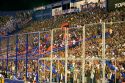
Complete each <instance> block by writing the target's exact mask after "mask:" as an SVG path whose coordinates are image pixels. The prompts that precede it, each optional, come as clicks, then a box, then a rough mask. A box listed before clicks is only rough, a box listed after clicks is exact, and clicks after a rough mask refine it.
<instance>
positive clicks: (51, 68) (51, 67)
mask: <svg viewBox="0 0 125 83" xmlns="http://www.w3.org/2000/svg"><path fill="white" fill-rule="evenodd" d="M52 55H53V29H52V30H51V54H50V58H51V62H50V83H52V74H53V72H52V70H53V66H52V64H53V56H52Z"/></svg>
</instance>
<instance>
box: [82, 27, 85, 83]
mask: <svg viewBox="0 0 125 83" xmlns="http://www.w3.org/2000/svg"><path fill="white" fill-rule="evenodd" d="M82 36H83V40H82V41H83V42H82V57H83V59H82V83H85V25H84V26H83V35H82Z"/></svg>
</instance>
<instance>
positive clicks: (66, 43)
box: [65, 28, 68, 83]
mask: <svg viewBox="0 0 125 83" xmlns="http://www.w3.org/2000/svg"><path fill="white" fill-rule="evenodd" d="M65 35H66V39H65V83H67V62H68V61H67V58H68V29H67V28H65Z"/></svg>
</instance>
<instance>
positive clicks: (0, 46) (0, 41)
mask: <svg viewBox="0 0 125 83" xmlns="http://www.w3.org/2000/svg"><path fill="white" fill-rule="evenodd" d="M1 43H2V37H1V36H0V55H1V54H2V50H1V48H2V44H1Z"/></svg>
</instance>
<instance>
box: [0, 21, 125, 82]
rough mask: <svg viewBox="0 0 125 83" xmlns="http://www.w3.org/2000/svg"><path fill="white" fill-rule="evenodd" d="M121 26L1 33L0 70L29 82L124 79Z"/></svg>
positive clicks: (111, 24)
mask: <svg viewBox="0 0 125 83" xmlns="http://www.w3.org/2000/svg"><path fill="white" fill-rule="evenodd" d="M124 29H125V22H123V21H122V22H111V23H103V22H102V23H95V24H85V25H84V26H82V27H77V28H67V27H65V28H63V29H62V28H57V29H53V30H51V31H44V32H32V33H26V34H17V35H13V36H6V37H1V38H0V58H1V60H0V70H2V71H4V72H6V73H7V77H11V75H15V76H16V77H17V78H18V79H23V80H28V81H31V82H32V81H33V80H37V81H38V80H39V81H41V82H43V83H44V82H50V83H52V82H65V83H68V82H79V83H92V82H93V83H119V82H124V81H125V53H124V46H125V40H124V38H125V37H124V36H125V35H124V33H125V32H124Z"/></svg>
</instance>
